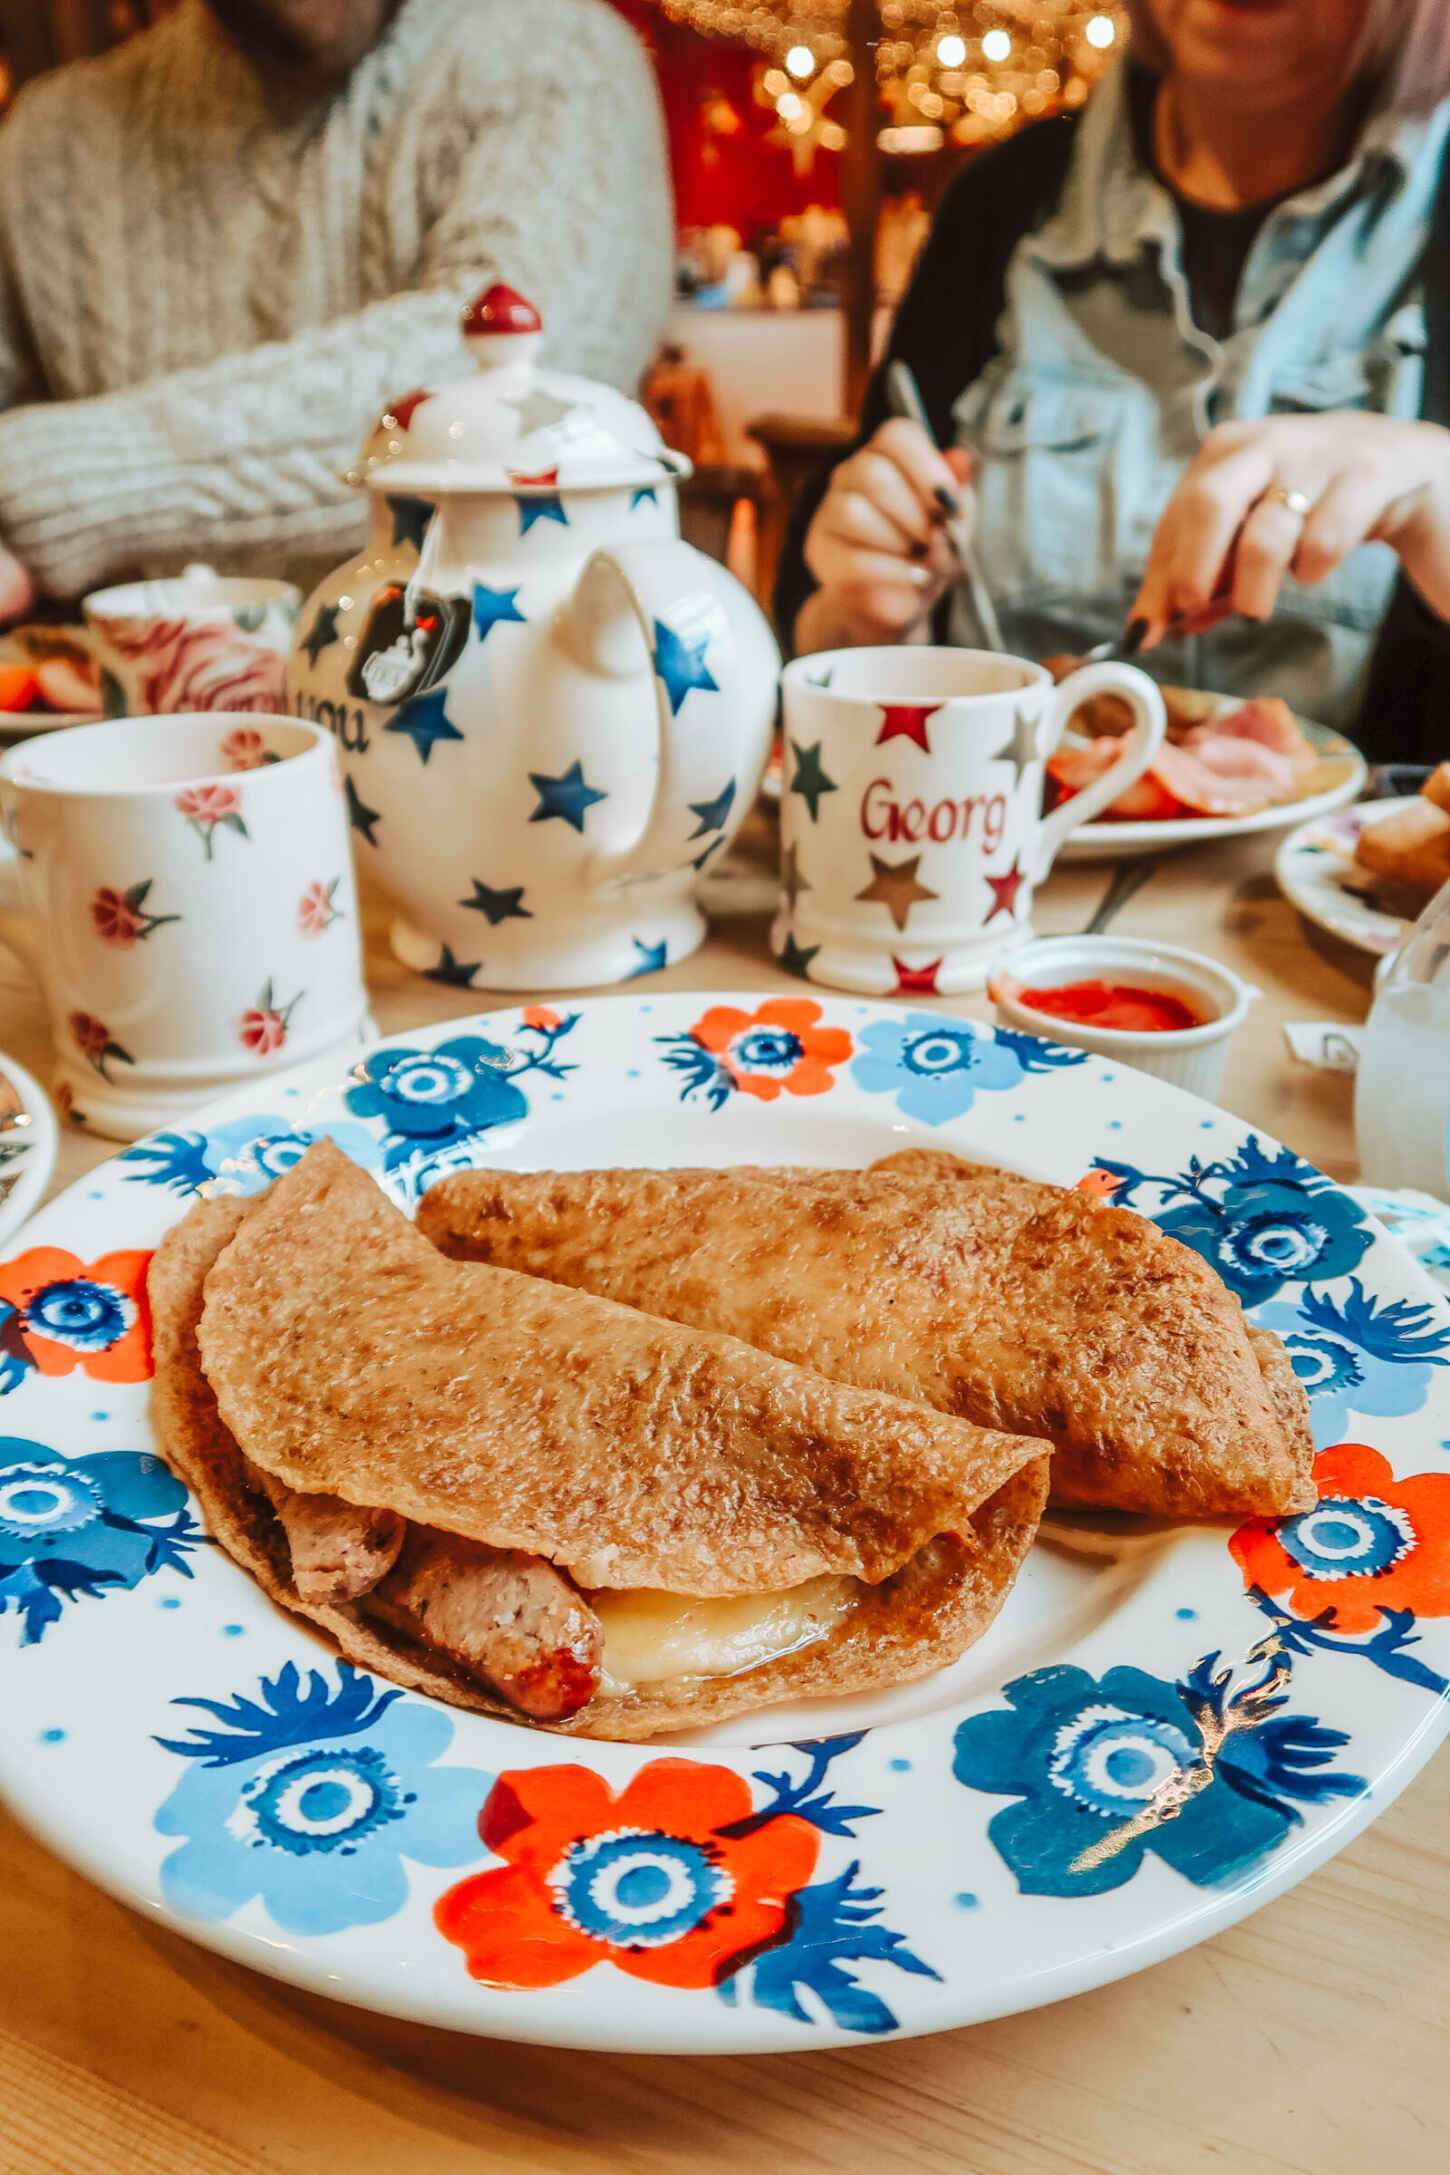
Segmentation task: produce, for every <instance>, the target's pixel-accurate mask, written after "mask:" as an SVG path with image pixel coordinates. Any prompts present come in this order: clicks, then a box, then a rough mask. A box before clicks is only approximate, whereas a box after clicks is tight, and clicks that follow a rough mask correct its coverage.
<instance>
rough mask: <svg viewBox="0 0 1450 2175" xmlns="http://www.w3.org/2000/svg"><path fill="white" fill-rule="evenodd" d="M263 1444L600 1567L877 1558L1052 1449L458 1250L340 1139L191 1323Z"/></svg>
mask: <svg viewBox="0 0 1450 2175" xmlns="http://www.w3.org/2000/svg"><path fill="white" fill-rule="evenodd" d="M198 1335H199V1344H200V1352H201V1361H202V1366H203V1368H204V1370H205V1372H206V1375H207V1377H208V1379H209V1381H210V1382H211V1385H212V1388H213V1389H214V1390H215V1392H216V1397H217V1406H218V1409H219V1411H220V1412H221V1415H222V1417H223V1419H224V1420H225V1421H226V1423H227V1426H228V1427H229V1428H230V1430H231V1432H232V1434H233V1435H234V1436H235V1437H236V1440H237V1442H238V1443H239V1445H240V1446H241V1448H242V1450H243V1451H244V1452H245V1453H246V1455H247V1456H248V1457H250V1458H252V1459H254V1460H255V1461H256V1463H257V1464H258V1465H260V1466H262V1467H263V1468H264V1469H265V1470H266V1471H268V1472H270V1473H273V1474H275V1476H276V1477H277V1478H278V1479H280V1480H284V1481H285V1482H286V1483H287V1485H288V1486H289V1487H293V1488H299V1489H302V1490H303V1491H304V1492H306V1491H311V1492H323V1493H327V1494H332V1495H339V1496H341V1497H342V1498H343V1499H344V1500H345V1501H347V1502H351V1503H359V1504H365V1505H370V1506H381V1507H386V1508H388V1509H390V1510H396V1511H398V1512H400V1513H401V1514H402V1515H403V1516H404V1517H406V1518H412V1519H414V1520H416V1521H417V1522H418V1523H419V1524H422V1525H431V1526H438V1527H440V1528H442V1529H443V1530H444V1531H447V1532H452V1533H462V1534H465V1535H467V1536H469V1537H470V1538H472V1539H474V1540H478V1541H485V1542H487V1543H488V1544H489V1545H490V1546H492V1547H494V1548H518V1549H523V1550H525V1551H526V1552H527V1553H529V1554H532V1555H541V1556H547V1557H549V1558H550V1559H551V1560H552V1561H553V1562H555V1563H558V1564H561V1565H563V1566H564V1567H565V1568H567V1569H570V1570H573V1571H575V1573H576V1575H577V1576H578V1577H579V1579H580V1582H581V1584H584V1585H586V1586H611V1587H639V1586H660V1587H665V1588H667V1589H668V1590H669V1591H670V1592H672V1593H680V1594H701V1595H708V1594H727V1593H742V1592H746V1593H748V1592H756V1591H777V1590H780V1589H783V1588H785V1587H789V1586H794V1585H798V1584H800V1583H802V1582H803V1581H805V1580H807V1579H810V1578H814V1577H817V1576H819V1575H820V1574H822V1573H830V1572H840V1573H845V1574H847V1575H850V1576H857V1577H861V1578H865V1579H867V1580H869V1581H871V1582H872V1583H875V1582H877V1581H879V1580H880V1579H883V1578H886V1577H888V1576H889V1575H890V1574H891V1573H892V1572H893V1571H897V1570H899V1569H900V1568H901V1567H902V1565H903V1564H905V1563H907V1562H908V1561H909V1560H910V1558H911V1557H912V1556H914V1555H915V1554H916V1552H917V1550H918V1549H919V1548H921V1547H923V1546H924V1545H925V1544H926V1542H928V1541H929V1540H932V1539H934V1538H935V1536H936V1535H937V1534H939V1533H950V1532H958V1531H960V1530H962V1528H963V1527H964V1526H965V1525H966V1523H967V1520H968V1519H969V1517H970V1516H971V1513H972V1511H973V1510H975V1509H976V1508H977V1506H978V1505H979V1504H980V1503H982V1502H984V1501H985V1500H986V1498H987V1497H988V1496H989V1495H993V1494H995V1493H996V1491H997V1489H998V1488H999V1487H1001V1486H1002V1485H1003V1483H1004V1482H1005V1481H1007V1480H1008V1479H1010V1477H1011V1476H1012V1474H1013V1473H1014V1472H1016V1471H1018V1470H1020V1468H1021V1467H1022V1466H1023V1465H1024V1464H1025V1463H1027V1461H1028V1460H1029V1459H1031V1458H1033V1457H1035V1456H1037V1455H1038V1454H1039V1450H1040V1445H1039V1444H1038V1443H1036V1442H1034V1441H1032V1440H1029V1439H1027V1438H1025V1437H1022V1436H1020V1435H1013V1434H1007V1433H1003V1432H1000V1431H996V1430H992V1431H987V1430H983V1429H980V1428H977V1427H975V1426H973V1425H972V1424H970V1423H968V1422H965V1421H961V1420H953V1419H948V1418H945V1417H944V1416H943V1415H942V1414H941V1413H939V1412H934V1411H929V1410H927V1409H926V1408H925V1407H923V1406H922V1405H919V1404H912V1403H907V1402H906V1401H904V1400H901V1399H898V1398H892V1397H887V1396H883V1395H881V1394H880V1393H878V1392H876V1391H872V1390H862V1389H859V1388H856V1387H853V1386H847V1385H843V1384H841V1383H839V1382H834V1381H829V1380H827V1378H826V1377H825V1376H824V1375H820V1374H815V1373H812V1372H810V1371H809V1370H808V1369H807V1368H806V1367H803V1366H792V1365H789V1364H787V1363H786V1362H784V1361H783V1360H781V1359H779V1358H772V1357H770V1356H768V1355H767V1354H766V1353H764V1352H761V1351H756V1350H754V1349H753V1348H752V1347H751V1346H749V1345H747V1344H744V1343H741V1342H740V1341H739V1340H738V1339H735V1338H732V1337H728V1336H721V1335H716V1334H710V1333H703V1332H701V1331H700V1330H698V1329H692V1328H684V1327H681V1326H680V1325H679V1324H678V1323H676V1322H674V1321H668V1320H657V1319H654V1318H652V1317H650V1316H648V1315H645V1314H641V1313H638V1312H636V1311H635V1310H634V1309H632V1308H628V1307H624V1306H620V1305H617V1304H615V1303H614V1302H613V1301H611V1300H606V1299H601V1298H597V1297H594V1296H592V1295H590V1294H588V1293H585V1292H580V1291H571V1290H566V1289H565V1288H563V1287H562V1286H561V1285H559V1284H556V1283H550V1282H546V1281H544V1280H542V1279H540V1278H538V1277H533V1276H524V1275H519V1274H517V1273H516V1272H514V1271H513V1270H507V1269H497V1268H489V1267H485V1266H481V1265H477V1264H473V1263H459V1262H453V1261H449V1260H447V1259H445V1257H444V1256H443V1255H442V1254H440V1253H439V1252H437V1251H436V1250H435V1248H433V1247H432V1246H430V1245H429V1244H428V1242H427V1240H426V1239H424V1238H423V1237H422V1236H421V1235H420V1234H419V1233H418V1232H417V1231H416V1230H415V1229H414V1227H413V1225H412V1224H410V1223H409V1222H408V1220H407V1218H406V1217H405V1216H403V1215H402V1214H401V1213H400V1211H399V1210H398V1209H396V1208H395V1207H394V1206H393V1205H392V1203H391V1202H390V1201H389V1200H388V1199H387V1198H386V1196H385V1195H384V1194H383V1193H382V1192H381V1191H380V1190H379V1188H378V1187H377V1186H376V1185H375V1184H374V1183H373V1181H372V1180H371V1179H370V1178H369V1177H367V1175H366V1174H365V1173H364V1172H362V1171H360V1170H359V1169H358V1168H357V1166H356V1165H355V1164H352V1163H350V1162H349V1161H348V1160H347V1158H346V1157H345V1156H344V1155H343V1154H342V1153H341V1151H340V1150H338V1149H337V1148H335V1147H334V1146H333V1145H332V1144H331V1143H330V1142H322V1143H319V1144H318V1145H316V1146H314V1147H312V1148H310V1149H309V1150H308V1152H307V1154H306V1155H305V1156H304V1157H303V1159H302V1161H301V1162H300V1163H298V1164H297V1165H296V1166H295V1168H294V1169H292V1170H291V1171H289V1172H287V1174H286V1175H285V1176H284V1177H282V1178H279V1179H278V1180H277V1181H276V1183H275V1184H274V1185H273V1186H271V1187H270V1188H269V1190H268V1191H267V1192H266V1193H265V1194H263V1195H261V1196H260V1197H259V1198H258V1199H257V1200H256V1201H255V1202H254V1204H253V1206H252V1208H251V1212H250V1213H249V1214H248V1216H247V1217H246V1218H245V1220H244V1221H243V1223H242V1224H241V1225H240V1227H239V1229H238V1231H237V1234H236V1236H235V1238H234V1239H233V1240H232V1242H231V1244H230V1245H229V1246H228V1247H227V1248H226V1250H225V1252H224V1253H223V1254H222V1255H221V1256H220V1257H219V1258H218V1261H217V1263H216V1266H215V1267H214V1269H213V1270H212V1272H211V1274H210V1275H209V1276H208V1278H207V1282H206V1293H205V1305H204V1308H203V1312H202V1319H201V1326H200V1330H199V1332H198Z"/></svg>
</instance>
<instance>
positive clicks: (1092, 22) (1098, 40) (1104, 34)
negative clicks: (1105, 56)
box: [1083, 15, 1118, 53]
mask: <svg viewBox="0 0 1450 2175" xmlns="http://www.w3.org/2000/svg"><path fill="white" fill-rule="evenodd" d="M1117 35H1118V26H1117V24H1116V23H1115V22H1114V21H1113V18H1112V17H1111V15H1094V16H1092V17H1090V19H1089V21H1088V26H1087V28H1086V30H1085V31H1084V32H1083V36H1084V37H1085V38H1086V39H1087V42H1088V44H1089V45H1095V46H1096V47H1097V49H1098V51H1099V52H1100V53H1102V52H1106V51H1107V48H1108V47H1109V46H1110V45H1111V44H1112V42H1113V40H1114V38H1116V36H1117Z"/></svg>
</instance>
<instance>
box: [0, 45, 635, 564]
mask: <svg viewBox="0 0 1450 2175" xmlns="http://www.w3.org/2000/svg"><path fill="white" fill-rule="evenodd" d="M612 27H613V24H612V22H611V28H612ZM611 44H613V45H614V48H615V50H614V52H613V53H611V55H610V60H611V68H610V80H609V82H608V85H607V89H606V87H605V86H603V85H601V84H600V82H599V81H598V80H597V78H596V77H595V75H594V74H593V72H592V71H589V72H586V73H584V74H573V73H571V72H570V71H568V70H563V71H560V72H559V73H557V74H556V73H555V72H554V71H553V70H552V69H546V67H545V66H544V64H543V59H542V58H541V63H540V66H539V69H538V71H537V73H536V74H535V75H533V76H531V77H530V78H528V79H526V80H523V81H519V82H516V83H515V84H514V85H512V86H511V87H510V98H509V104H508V109H507V111H505V110H503V108H502V106H501V105H495V106H494V107H493V110H489V109H488V108H486V107H485V108H475V109H470V110H469V112H468V122H469V129H468V135H467V148H466V150H465V152H464V155H463V156H462V157H461V159H460V160H459V162H458V165H457V169H456V173H454V174H452V175H450V176H449V177H448V181H447V185H446V189H445V190H443V191H442V192H441V194H442V200H441V202H440V209H439V211H438V214H437V216H436V217H435V218H434V220H433V222H432V225H431V227H430V230H429V236H428V241H427V245H426V249H425V252H424V258H423V262H422V264H421V265H420V267H419V270H418V275H417V277H416V279H415V281H414V282H413V283H412V284H411V286H410V288H409V291H407V292H405V293H401V294H398V295H395V296H391V297H389V298H387V299H384V300H381V301H378V302H375V303H373V304H371V305H370V306H369V307H368V308H366V309H363V310H361V311H358V312H357V313H356V314H354V315H352V316H350V317H347V318H344V319H341V320H339V321H337V322H335V323H333V324H330V325H327V326H323V327H319V328H315V329H310V330H308V331H305V332H302V333H299V334H298V335H296V336H295V337H293V338H291V339H287V340H282V341H277V342H274V343H270V344H268V345H265V346H261V347H256V348H252V349H250V350H248V351H246V352H243V353H240V354H234V355H227V356H223V357H220V358H219V359H218V360H217V361H215V362H211V363H206V364H202V365H200V366H198V367H195V368H192V369H188V370H183V371H178V372H175V373H172V374H170V375H166V376H162V377H158V378H155V379H152V380H151V381H150V382H148V383H146V384H144V385H140V386H137V387H135V388H134V389H130V390H127V391H123V392H116V393H110V394H105V395H103V396H101V397H99V398H96V399H89V400H72V401H64V402H53V403H49V404H44V405H36V406H27V407H20V408H16V409H12V410H11V411H10V412H9V413H6V414H0V543H3V544H4V545H6V546H8V547H9V549H10V550H11V551H12V552H14V553H15V554H16V555H17V556H18V557H19V558H20V559H21V560H22V562H23V563H24V564H25V565H26V566H28V567H29V568H30V569H31V571H32V572H33V574H34V575H35V578H36V580H37V582H38V583H39V585H40V587H41V588H42V589H44V590H46V591H48V592H50V593H51V594H54V595H58V596H78V595H80V594H81V593H82V592H83V591H85V590H87V589H90V588H93V587H95V586H96V585H97V584H98V583H101V582H105V581H108V580H112V579H115V578H117V577H118V576H120V575H123V574H126V573H129V572H130V571H132V570H133V569H135V568H137V567H138V566H151V565H157V564H163V563H166V562H175V563H176V564H178V565H179V564H181V563H182V562H183V561H184V560H185V559H187V558H189V557H196V556H204V557H206V558H209V559H211V560H213V561H215V562H216V563H217V564H219V565H222V566H225V565H227V564H228V563H242V564H245V563H251V564H256V563H257V562H258V561H264V560H266V559H268V558H269V557H272V558H278V559H284V558H287V557H291V556H297V557H303V556H307V555H321V554H322V553H324V552H326V551H329V550H332V549H336V550H337V551H339V552H342V551H345V550H346V549H347V548H349V546H350V545H351V544H353V543H354V542H355V541H356V539H357V537H358V535H359V533H360V520H361V508H360V502H359V499H358V497H357V494H356V492H354V491H352V490H350V489H349V488H348V487H347V486H346V485H345V484H343V483H342V482H341V480H340V471H341V470H343V469H345V468H346V467H348V466H349V465H350V464H351V462H352V461H353V460H354V459H355V457H356V453H357V449H358V446H359V444H360V442H361V440H362V437H363V435H364V433H365V432H366V430H367V428H368V426H369V424H370V423H371V422H372V421H373V419H374V418H375V417H376V416H377V414H378V413H379V412H380V410H381V409H382V408H383V407H384V406H385V405H386V403H387V401H388V400H389V399H390V398H393V397H396V396H397V395H399V394H401V393H402V392H405V391H407V390H408V389H409V388H410V387H412V386H414V385H419V384H428V383H439V382H442V381H443V380H446V379H448V378H456V377H458V376H459V375H460V374H461V373H463V372H465V371H466V370H467V369H468V367H469V363H468V358H467V354H466V352H465V350H464V348H463V345H462V341H461V338H460V334H459V315H460V311H461V309H462V307H463V305H464V304H465V302H466V301H467V300H468V299H469V297H470V296H471V295H472V294H474V293H475V292H476V291H477V290H478V288H480V287H481V286H484V285H487V284H488V283H489V282H491V281H493V280H496V279H499V280H504V281H506V282H507V283H508V284H509V285H510V286H513V287H516V288H517V289H518V290H519V291H520V292H521V293H523V294H526V295H528V296H529V297H530V298H531V299H532V300H533V301H534V302H535V303H536V304H537V305H538V307H539V309H540V310H541V312H542V314H543V316H544V321H545V325H546V328H547V332H546V353H547V356H548V358H549V359H550V360H552V361H553V362H555V363H556V364H560V365H564V366H566V367H571V368H576V369H580V370H583V371H585V372H587V373H589V374H591V375H596V376H602V377H606V378H612V379H613V380H614V381H615V382H616V383H620V384H630V383H632V381H633V380H634V378H635V377H636V376H637V374H638V372H639V370H640V369H641V368H642V366H643V364H644V363H645V361H646V360H647V359H648V356H649V354H650V352H651V349H652V346H653V342H654V339H655V337H656V335H657V333H658V331H659V330H660V327H661V325H662V323H663V318H664V314H665V311H666V309H667V307H668V301H669V286H670V246H671V219H670V204H669V183H668V178H667V171H666V166H665V158H664V148H663V133H662V127H661V119H660V110H659V101H658V94H657V92H656V90H655V86H654V82H653V77H652V74H651V72H650V69H649V65H648V63H647V61H646V60H645V58H644V55H643V52H642V50H641V49H640V47H639V45H638V43H637V41H636V40H635V39H634V38H633V36H632V34H631V33H630V32H629V31H628V30H627V28H626V26H625V25H624V24H622V23H620V24H619V25H618V37H617V39H613V40H611ZM545 57H547V56H545ZM495 97H497V92H496V91H495ZM420 133H421V134H423V135H425V136H426V134H427V132H426V131H422V132H420ZM221 246H223V247H224V246H225V242H224V239H223V240H222V242H221ZM136 276H137V277H141V276H142V268H140V267H138V268H137V272H136Z"/></svg>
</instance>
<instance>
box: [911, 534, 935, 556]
mask: <svg viewBox="0 0 1450 2175" xmlns="http://www.w3.org/2000/svg"><path fill="white" fill-rule="evenodd" d="M930 550H931V546H930V544H924V543H922V541H921V539H920V537H918V538H917V539H916V541H915V542H914V543H913V544H912V547H911V556H912V558H913V559H924V558H925V557H926V555H927V553H928V552H929V551H930Z"/></svg>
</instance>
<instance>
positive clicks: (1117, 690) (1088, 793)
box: [1036, 663, 1167, 883]
mask: <svg viewBox="0 0 1450 2175" xmlns="http://www.w3.org/2000/svg"><path fill="white" fill-rule="evenodd" d="M1094 695H1120V696H1121V697H1122V699H1123V701H1124V702H1126V703H1127V704H1128V706H1129V708H1130V709H1131V710H1132V712H1133V728H1132V731H1131V732H1129V733H1128V734H1127V736H1126V741H1125V745H1124V748H1123V752H1122V754H1121V755H1120V756H1119V757H1118V760H1117V761H1116V762H1115V763H1114V764H1113V765H1112V767H1111V768H1110V769H1109V770H1105V771H1104V773H1103V775H1102V777H1101V778H1095V779H1094V780H1093V782H1092V784H1091V785H1087V786H1084V787H1083V789H1082V791H1081V792H1080V793H1074V794H1073V796H1072V798H1071V799H1070V800H1066V801H1064V802H1063V803H1062V805H1061V807H1060V808H1054V809H1053V811H1052V814H1051V815H1050V816H1044V817H1043V819H1042V827H1041V830H1040V832H1039V833H1038V837H1039V846H1038V861H1037V870H1036V880H1037V882H1039V883H1040V882H1041V881H1042V879H1043V877H1044V876H1045V875H1046V874H1047V872H1048V870H1049V869H1050V868H1051V867H1052V864H1053V862H1054V861H1055V860H1056V859H1057V856H1058V854H1059V852H1060V851H1061V848H1062V843H1063V840H1064V839H1065V838H1066V837H1067V835H1068V832H1069V831H1075V830H1076V829H1077V827H1078V825H1079V824H1080V823H1091V821H1092V819H1093V817H1094V816H1098V815H1101V814H1102V812H1103V810H1104V809H1105V808H1107V807H1110V806H1111V805H1112V803H1113V802H1114V801H1115V800H1116V799H1117V797H1118V795H1119V794H1120V793H1124V792H1126V791H1127V789H1128V787H1129V786H1130V785H1136V784H1137V782H1138V780H1139V779H1140V778H1141V777H1142V775H1143V773H1144V771H1145V770H1146V769H1147V768H1148V765H1149V764H1150V763H1151V762H1152V760H1153V758H1154V756H1155V755H1156V754H1157V753H1158V750H1159V748H1160V747H1162V745H1163V732H1164V728H1165V726H1166V724H1167V714H1166V712H1165V710H1164V708H1163V697H1162V695H1161V694H1160V693H1159V691H1158V689H1157V687H1156V686H1155V684H1154V683H1153V681H1152V680H1150V679H1149V677H1148V675H1147V673H1146V672H1140V671H1139V670H1138V668H1137V666H1136V665H1126V664H1111V663H1109V664H1101V665H1084V666H1083V668H1082V670H1081V671H1080V672H1072V673H1069V675H1068V677H1067V678H1066V679H1065V680H1063V681H1061V682H1060V683H1059V685H1058V686H1057V687H1056V688H1054V690H1053V693H1052V698H1051V700H1050V701H1049V703H1048V706H1047V748H1046V755H1051V754H1053V753H1054V751H1055V750H1056V748H1057V744H1058V742H1059V741H1060V740H1061V738H1062V736H1063V734H1064V733H1065V732H1066V730H1067V721H1068V719H1069V718H1070V717H1071V716H1072V713H1073V711H1074V710H1076V709H1077V707H1078V706H1079V704H1080V703H1084V702H1087V701H1089V700H1091V698H1092V697H1093V696H1094Z"/></svg>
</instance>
